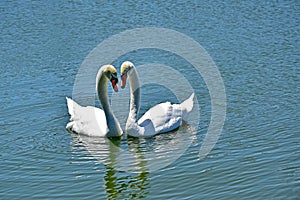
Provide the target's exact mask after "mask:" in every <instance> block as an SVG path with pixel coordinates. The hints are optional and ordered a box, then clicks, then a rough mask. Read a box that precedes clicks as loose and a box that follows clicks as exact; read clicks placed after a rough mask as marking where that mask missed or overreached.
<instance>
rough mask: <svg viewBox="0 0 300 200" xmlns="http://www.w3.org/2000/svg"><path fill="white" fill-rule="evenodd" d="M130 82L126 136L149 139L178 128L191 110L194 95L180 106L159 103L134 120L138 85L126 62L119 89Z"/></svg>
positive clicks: (132, 68)
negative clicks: (127, 81)
mask: <svg viewBox="0 0 300 200" xmlns="http://www.w3.org/2000/svg"><path fill="white" fill-rule="evenodd" d="M127 78H128V79H129V82H130V93H131V96H130V112H129V116H128V119H127V122H126V127H125V129H126V131H127V133H128V135H130V136H134V137H149V136H153V135H156V134H160V133H166V132H169V131H172V130H174V129H176V128H178V127H179V126H180V125H181V124H182V122H183V120H185V119H186V118H187V117H188V114H189V112H191V111H192V109H193V104H194V100H193V99H194V93H192V94H191V96H190V97H189V98H188V99H186V100H185V101H184V102H182V103H181V104H172V103H170V102H164V103H160V104H158V105H155V106H154V107H152V108H150V109H149V110H148V111H147V112H146V113H145V114H144V115H143V116H142V117H141V118H140V119H139V120H137V119H136V117H137V114H138V111H139V105H140V84H139V80H138V75H137V72H136V70H135V67H134V65H133V64H132V63H131V62H129V61H126V62H124V63H123V64H122V66H121V79H122V83H121V87H122V88H124V87H125V85H126V80H127Z"/></svg>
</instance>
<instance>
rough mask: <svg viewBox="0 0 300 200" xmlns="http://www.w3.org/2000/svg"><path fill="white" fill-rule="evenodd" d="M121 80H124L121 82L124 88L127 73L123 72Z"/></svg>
mask: <svg viewBox="0 0 300 200" xmlns="http://www.w3.org/2000/svg"><path fill="white" fill-rule="evenodd" d="M121 80H122V82H121V88H122V89H124V88H125V86H126V80H127V74H123V75H122V76H121Z"/></svg>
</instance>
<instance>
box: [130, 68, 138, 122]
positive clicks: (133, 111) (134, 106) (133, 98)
mask: <svg viewBox="0 0 300 200" xmlns="http://www.w3.org/2000/svg"><path fill="white" fill-rule="evenodd" d="M128 79H129V84H130V112H129V116H128V118H131V119H133V120H134V121H136V118H137V114H138V112H139V110H140V97H141V90H140V82H139V78H138V73H137V71H136V69H135V67H133V68H132V70H131V71H130V72H129V73H128Z"/></svg>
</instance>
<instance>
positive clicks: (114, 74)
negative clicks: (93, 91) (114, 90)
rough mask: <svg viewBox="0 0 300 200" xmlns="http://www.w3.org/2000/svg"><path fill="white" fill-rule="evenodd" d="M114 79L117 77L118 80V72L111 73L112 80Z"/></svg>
mask: <svg viewBox="0 0 300 200" xmlns="http://www.w3.org/2000/svg"><path fill="white" fill-rule="evenodd" d="M112 79H117V80H118V75H117V73H111V76H110V80H112Z"/></svg>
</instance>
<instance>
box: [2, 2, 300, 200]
mask: <svg viewBox="0 0 300 200" xmlns="http://www.w3.org/2000/svg"><path fill="white" fill-rule="evenodd" d="M0 9H1V12H0V13H1V14H0V18H1V20H0V27H1V37H0V44H1V45H0V48H1V51H0V54H1V55H0V59H1V60H0V61H1V62H0V63H1V64H0V99H1V109H0V113H1V114H0V127H1V129H0V130H1V132H0V133H1V134H0V137H1V138H0V141H1V145H0V152H1V153H0V156H1V166H0V167H1V173H0V179H1V184H0V197H1V199H57V198H60V199H83V198H86V199H96V198H97V199H107V198H108V199H116V198H117V199H126V198H129V199H130V198H132V199H183V198H189V199H299V197H300V192H299V191H300V161H299V153H300V142H299V99H300V95H299V94H300V91H299V77H300V73H299V62H300V58H299V55H300V51H299V46H300V45H299V31H300V27H299V17H300V16H299V14H300V13H299V10H300V4H299V3H298V2H296V1H285V2H277V1H269V2H261V1H257V2H254V1H252V2H242V3H238V2H230V3H229V2H228V3H223V2H218V1H215V2H214V3H200V2H197V1H189V2H182V3H174V2H172V1H164V2H148V1H141V2H131V1H126V2H118V3H114V2H102V3H94V2H86V3H84V2H79V1H65V2H31V1H26V2H22V3H19V2H13V1H2V2H1V3H0ZM141 27H164V28H169V29H174V30H176V31H179V32H181V33H183V34H186V35H188V36H189V37H192V38H193V39H195V40H196V41H197V42H199V43H200V44H201V45H202V46H203V47H204V48H205V49H206V50H207V52H208V53H209V54H210V55H211V57H212V58H213V59H214V61H215V63H216V64H217V66H218V68H219V70H220V73H221V75H222V78H223V81H224V84H225V88H226V95H227V115H226V122H225V126H224V129H223V132H222V134H221V137H220V138H219V140H218V143H217V144H216V145H215V147H214V149H213V150H212V151H211V152H210V153H209V155H208V156H207V157H206V158H204V159H202V160H198V152H199V148H200V147H201V143H202V140H203V138H204V136H205V133H206V131H207V128H208V125H209V120H210V109H211V107H210V97H209V93H208V91H207V88H206V85H205V83H204V81H203V80H202V79H201V78H199V77H198V78H197V79H196V78H194V76H191V77H188V78H189V80H190V82H191V83H192V86H193V88H194V89H195V91H196V93H197V99H198V103H199V108H200V110H201V116H200V123H199V125H198V127H197V128H198V129H197V130H198V131H197V132H193V131H191V132H192V134H191V136H188V138H189V139H190V141H191V143H189V144H188V148H187V149H183V152H181V151H180V150H182V149H180V145H179V146H174V147H172V145H170V144H172V142H174V143H175V144H176V142H177V141H179V143H180V142H182V139H180V137H182V135H181V133H182V134H184V133H186V131H185V129H187V128H189V127H188V126H184V127H182V128H181V129H179V130H177V131H175V132H172V133H170V134H166V135H160V136H157V137H154V138H150V139H140V140H139V139H133V138H128V139H127V138H122V139H121V140H113V141H110V140H106V139H102V140H100V139H99V140H97V141H89V140H90V139H89V138H83V137H79V136H77V135H73V134H69V133H68V132H67V131H66V130H65V125H66V123H67V121H68V119H69V116H68V114H67V109H66V105H65V96H71V95H72V91H73V84H74V80H75V77H76V74H77V71H78V69H79V67H80V65H81V63H82V62H83V60H84V59H85V57H86V56H87V55H88V53H89V52H90V51H91V50H92V49H93V48H94V47H95V46H97V45H98V44H99V43H100V42H102V41H103V40H104V39H106V38H108V37H110V36H111V35H113V34H117V33H120V32H122V31H125V30H127V29H132V28H141ZM125 59H126V60H127V59H129V60H132V61H134V62H135V64H136V65H137V66H139V65H142V64H144V63H151V62H154V63H163V64H166V65H169V66H172V67H174V68H175V69H177V70H179V71H180V70H182V71H184V70H189V69H190V68H189V65H188V63H187V62H186V61H184V60H183V59H182V58H179V57H178V56H174V55H172V54H171V53H169V52H161V51H158V50H141V51H137V52H131V53H128V54H127V55H123V56H122V57H120V58H119V59H118V60H116V61H115V63H113V64H115V66H120V63H121V62H122V61H124V60H125ZM117 68H118V67H117ZM185 75H186V74H185ZM162 76H163V75H162ZM161 78H165V77H161ZM142 89H143V97H142V103H141V105H142V108H141V112H145V111H146V110H147V109H148V108H150V107H151V106H152V105H154V104H155V103H158V102H161V101H164V100H167V99H168V100H172V101H176V98H175V97H174V95H173V94H172V93H171V92H170V91H169V90H168V89H167V88H163V87H161V86H159V85H152V86H143V88H142ZM162 91H163V92H164V93H167V94H168V95H160V94H161V93H160V92H162ZM156 94H157V95H156ZM115 97H117V96H114V98H115ZM197 105H198V104H196V106H197ZM123 114H124V113H123ZM124 115H125V114H124ZM122 119H123V118H122ZM120 121H122V120H120ZM123 121H124V120H123ZM122 123H124V122H122ZM177 143H178V142H177ZM118 146H119V147H120V148H121V149H122V150H124V151H125V152H126V151H127V150H130V152H132V155H135V156H136V157H137V158H138V159H136V161H135V162H134V163H131V162H130V161H131V160H130V159H127V161H128V162H129V165H134V166H136V171H134V170H132V171H130V172H129V171H122V170H119V169H120V166H119V165H120V163H122V162H125V161H126V159H124V158H129V157H126V156H125V157H120V156H119V154H116V152H118V151H116V150H114V149H113V148H115V147H118ZM164 147H172V148H164ZM177 150H178V151H179V152H180V153H178V154H177V155H178V159H177V158H174V159H175V161H174V162H172V163H171V164H169V165H168V166H165V167H163V168H161V169H157V170H149V168H151V163H155V162H153V159H154V158H153V157H150V158H149V157H147V156H145V155H148V154H149V153H152V152H157V159H158V160H159V159H161V160H163V159H164V158H168V155H169V153H172V151H177ZM147 153H148V154H147ZM121 155H122V154H121ZM127 156H128V155H127ZM175 157H176V156H175ZM171 158H173V157H171Z"/></svg>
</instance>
